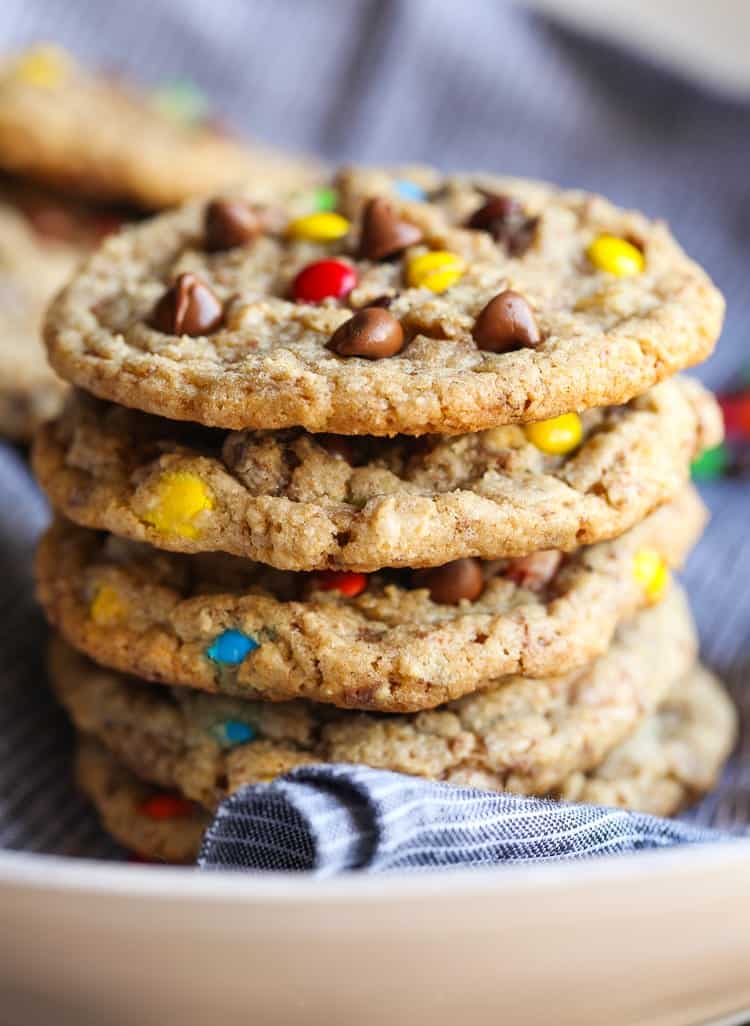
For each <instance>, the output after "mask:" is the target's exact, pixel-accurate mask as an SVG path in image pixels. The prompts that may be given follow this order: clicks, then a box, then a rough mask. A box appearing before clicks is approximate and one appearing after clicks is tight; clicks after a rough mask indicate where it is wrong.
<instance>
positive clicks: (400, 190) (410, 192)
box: [393, 178, 425, 203]
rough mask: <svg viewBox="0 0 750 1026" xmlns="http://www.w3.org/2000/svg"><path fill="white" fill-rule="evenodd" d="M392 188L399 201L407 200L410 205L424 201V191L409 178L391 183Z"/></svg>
mask: <svg viewBox="0 0 750 1026" xmlns="http://www.w3.org/2000/svg"><path fill="white" fill-rule="evenodd" d="M393 188H394V189H395V190H396V193H397V194H398V195H399V196H400V197H401V199H405V200H409V201H411V202H412V203H421V202H422V201H423V200H424V196H425V193H424V189H423V188H422V186H421V185H417V183H416V182H412V181H411V179H409V178H398V179H396V181H395V182H394V183H393Z"/></svg>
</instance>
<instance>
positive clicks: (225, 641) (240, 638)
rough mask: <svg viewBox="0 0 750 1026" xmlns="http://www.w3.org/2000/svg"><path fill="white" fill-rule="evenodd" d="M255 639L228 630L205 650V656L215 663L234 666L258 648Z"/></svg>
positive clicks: (239, 632)
mask: <svg viewBox="0 0 750 1026" xmlns="http://www.w3.org/2000/svg"><path fill="white" fill-rule="evenodd" d="M259 647H260V646H259V645H258V642H257V641H256V640H255V638H251V637H248V635H247V634H243V633H242V631H237V630H234V629H230V630H227V631H224V632H223V633H222V634H220V635H219V636H218V638H216V639H215V640H214V642H213V644H212V645H211V646H210V647H209V648H207V649H206V655H207V656H208V658H209V659H212V660H213V661H214V662H215V663H224V664H228V665H230V666H236V665H237V664H238V663H241V662H242V660H243V659H244V658H245V656H246V655H248V653H250V652H254V651H255V649H256V648H259Z"/></svg>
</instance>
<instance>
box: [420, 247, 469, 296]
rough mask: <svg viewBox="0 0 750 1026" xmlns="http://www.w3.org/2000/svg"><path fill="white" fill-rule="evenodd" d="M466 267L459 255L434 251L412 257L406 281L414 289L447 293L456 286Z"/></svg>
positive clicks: (446, 251) (440, 250) (438, 250)
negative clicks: (447, 290) (452, 286)
mask: <svg viewBox="0 0 750 1026" xmlns="http://www.w3.org/2000/svg"><path fill="white" fill-rule="evenodd" d="M465 269H466V265H465V264H464V261H463V260H462V259H461V257H460V256H459V255H458V254H457V253H450V252H448V250H442V249H434V250H431V251H430V252H429V253H421V254H419V256H415V257H412V258H411V260H410V261H409V263H408V265H407V268H406V280H407V283H408V284H409V285H411V287H412V288H415V289H430V291H431V292H437V293H440V292H445V290H446V289H449V288H450V287H451V285H455V283H456V282H457V281H458V279H459V278H460V277H461V275H462V274H463V273H464V270H465Z"/></svg>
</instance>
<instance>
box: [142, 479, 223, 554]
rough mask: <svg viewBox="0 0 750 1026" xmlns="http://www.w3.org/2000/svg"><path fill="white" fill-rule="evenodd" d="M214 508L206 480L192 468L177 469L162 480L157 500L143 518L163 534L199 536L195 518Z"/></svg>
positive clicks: (157, 490) (158, 487)
mask: <svg viewBox="0 0 750 1026" xmlns="http://www.w3.org/2000/svg"><path fill="white" fill-rule="evenodd" d="M213 507H214V499H213V494H212V493H211V490H210V489H209V487H208V485H207V484H206V483H205V481H203V480H201V478H199V477H198V475H197V474H193V473H191V472H190V471H187V470H175V471H171V472H170V473H168V474H165V475H164V476H163V477H162V478H161V479H160V481H159V483H158V485H157V488H156V502H155V503H154V505H153V506H152V507H151V508H150V509H148V510H146V512H145V513H144V514H143V515H142V517H141V519H142V520H143V521H144V522H145V523H147V524H150V525H151V526H152V527H155V528H156V530H157V531H159V532H160V533H161V534H174V535H177V536H178V537H180V538H197V536H198V534H199V530H198V527H197V526H196V524H195V519H196V517H197V516H198V514H199V513H202V512H204V511H205V510H210V509H213Z"/></svg>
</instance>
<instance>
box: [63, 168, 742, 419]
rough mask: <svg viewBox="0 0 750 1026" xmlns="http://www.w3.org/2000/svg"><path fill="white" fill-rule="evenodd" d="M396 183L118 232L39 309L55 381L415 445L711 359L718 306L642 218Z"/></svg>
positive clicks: (361, 183)
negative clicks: (418, 190)
mask: <svg viewBox="0 0 750 1026" xmlns="http://www.w3.org/2000/svg"><path fill="white" fill-rule="evenodd" d="M399 188H401V189H402V190H403V181H401V182H400V181H399V180H397V179H393V178H391V177H389V176H388V175H385V174H377V173H368V172H350V173H348V174H342V176H341V177H340V179H339V181H338V188H337V192H336V203H337V209H336V210H329V211H322V212H321V211H318V212H316V213H313V214H307V215H304V216H302V217H298V216H294V214H293V213H292V212H290V210H288V209H284V208H281V207H279V206H269V205H268V203H264V202H263V198H262V197H261V196H260V194H259V193H258V192H257V190H256V191H255V192H254V190H253V189H249V190H247V191H246V192H245V193H243V194H236V195H233V196H229V195H227V196H223V197H220V198H219V199H217V200H214V201H211V202H210V203H206V202H204V203H196V204H193V205H189V206H188V207H186V208H184V209H182V210H180V211H177V212H172V213H169V214H166V215H162V216H161V217H158V218H156V219H154V220H152V221H150V222H148V223H146V224H143V225H140V226H138V227H136V228H133V229H129V230H127V231H125V232H123V233H122V234H120V235H119V236H118V237H116V238H114V239H111V240H109V241H107V242H106V243H105V245H104V246H103V247H102V248H101V249H100V250H99V251H98V252H97V253H96V255H95V256H93V257H92V258H91V260H89V261H88V263H87V264H86V265H85V266H84V267H83V268H82V269H81V271H80V272H79V274H78V275H77V276H76V277H75V279H74V280H73V281H72V282H71V283H70V285H69V286H68V288H67V289H66V290H65V291H64V292H63V294H62V295H61V296H60V297H59V299H58V300H57V302H56V303H55V304H54V305H53V306H52V308H51V310H50V312H49V316H48V318H47V323H46V339H47V343H48V346H49V351H50V357H51V360H52V363H53V365H54V366H55V367H56V369H57V370H58V371H59V373H60V374H61V375H62V376H63V377H65V378H67V379H68V380H70V381H72V382H74V383H75V384H77V385H80V386H81V387H82V388H85V389H87V390H89V391H91V392H93V393H94V394H95V395H97V396H99V397H101V398H105V399H111V400H113V401H115V402H118V403H121V404H123V405H125V406H132V407H137V408H139V409H142V410H145V411H146V412H150V413H156V414H160V415H163V416H166V417H170V418H173V419H178V420H190V421H194V422H198V423H201V424H205V425H207V426H215V427H224V428H230V429H244V428H253V429H256V428H263V429H267V428H287V427H304V428H306V429H307V430H308V431H314V432H331V431H333V432H338V433H342V434H370V435H393V434H397V433H404V434H414V435H419V434H425V433H429V432H434V433H439V434H459V433H462V432H469V431H478V430H482V429H485V428H490V427H496V426H498V425H503V424H509V423H521V422H523V423H527V422H531V421H540V420H549V419H553V418H557V417H559V416H561V415H564V414H569V413H571V412H574V411H581V410H585V409H588V408H591V407H596V406H606V405H614V404H619V403H623V402H627V401H628V400H630V399H632V398H633V397H634V396H636V395H639V394H640V393H642V392H644V391H646V389H648V388H649V387H651V386H652V385H654V384H655V383H656V382H658V381H660V380H661V379H663V378H665V377H667V376H669V375H671V374H673V373H674V372H675V371H677V370H680V369H681V368H683V367H686V366H688V365H690V364H693V363H696V362H698V361H699V360H702V359H704V358H705V357H706V356H707V355H708V354H709V353H710V352H711V350H712V348H713V345H714V343H715V341H716V339H717V337H718V334H719V330H720V327H721V321H722V316H723V300H722V297H721V295H720V294H719V292H718V291H717V290H716V289H715V288H714V286H713V285H712V284H711V282H710V280H709V279H708V277H707V276H706V275H705V273H704V272H703V271H702V270H701V269H700V268H699V267H698V266H697V265H696V264H694V263H693V262H692V261H691V260H689V259H688V258H687V257H686V256H685V254H684V253H683V252H682V250H681V249H680V247H679V246H678V244H677V243H676V242H675V241H674V239H673V238H672V236H671V235H670V234H669V231H668V230H667V228H666V227H665V225H664V224H662V223H661V222H654V221H649V220H648V219H647V218H645V217H644V216H643V215H641V214H638V213H635V212H631V211H624V210H620V209H618V208H617V207H615V206H613V205H612V204H611V203H609V202H607V201H606V200H605V199H602V198H601V197H598V196H593V195H590V194H588V193H583V192H565V191H562V190H561V189H557V188H555V187H554V186H551V185H543V184H540V183H537V182H530V181H524V180H520V179H510V178H489V177H485V176H462V177H449V178H444V179H436V180H435V184H434V187H433V188H432V189H430V190H429V191H427V192H425V193H424V198H423V200H422V201H421V202H418V201H415V200H413V199H405V198H403V197H402V196H401V195H399V194H398V192H397V189H399Z"/></svg>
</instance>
